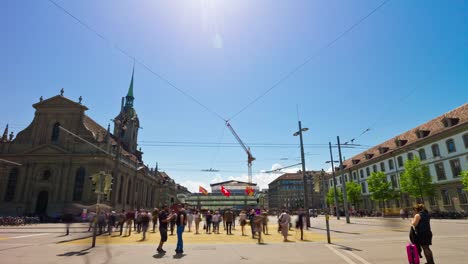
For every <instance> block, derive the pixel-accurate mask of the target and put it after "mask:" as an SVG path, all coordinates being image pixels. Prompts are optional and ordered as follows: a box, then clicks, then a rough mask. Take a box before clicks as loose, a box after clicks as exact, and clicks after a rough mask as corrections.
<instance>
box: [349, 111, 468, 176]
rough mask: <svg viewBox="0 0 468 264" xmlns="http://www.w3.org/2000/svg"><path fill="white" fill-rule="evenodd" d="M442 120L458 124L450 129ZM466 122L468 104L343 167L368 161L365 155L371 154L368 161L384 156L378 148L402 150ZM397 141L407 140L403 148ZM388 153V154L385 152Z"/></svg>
mask: <svg viewBox="0 0 468 264" xmlns="http://www.w3.org/2000/svg"><path fill="white" fill-rule="evenodd" d="M444 118H457V119H458V123H457V124H456V125H453V126H451V127H445V126H444V124H443V123H442V120H443V119H444ZM467 122H468V104H464V105H462V106H460V107H458V108H455V109H454V110H452V111H450V112H448V113H445V114H443V115H441V116H438V117H436V118H434V119H432V120H431V121H429V122H427V123H424V124H422V125H420V126H417V127H415V128H413V129H411V130H408V131H406V132H404V133H403V134H400V135H398V136H396V137H393V138H392V139H389V140H387V141H385V142H383V143H382V144H379V145H377V146H374V147H372V148H370V149H368V150H366V151H364V152H362V153H359V154H357V155H355V156H353V157H352V158H350V159H347V160H345V161H344V162H343V166H345V167H347V168H350V167H353V166H358V165H360V164H362V163H365V162H367V161H368V159H366V154H372V155H373V156H372V157H371V158H370V159H369V160H374V159H376V158H378V157H380V156H383V155H386V153H383V154H380V151H379V148H388V149H389V151H393V150H398V149H402V148H406V147H408V146H410V145H413V144H415V143H417V142H419V141H421V140H424V139H427V138H428V137H432V136H435V135H438V134H440V133H443V132H445V131H448V130H451V129H453V128H455V127H459V126H461V125H463V124H465V123H467ZM421 130H422V131H429V134H428V135H427V137H424V138H418V136H417V133H416V132H417V131H421ZM397 140H407V142H406V143H405V144H404V145H403V146H400V147H397V145H396V143H395V142H396V141H397ZM387 153H388V152H387ZM352 160H360V162H359V163H357V164H353V162H352Z"/></svg>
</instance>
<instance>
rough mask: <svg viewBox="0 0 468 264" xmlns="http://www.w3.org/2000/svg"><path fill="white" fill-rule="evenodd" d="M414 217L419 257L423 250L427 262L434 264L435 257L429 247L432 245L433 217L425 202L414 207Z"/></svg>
mask: <svg viewBox="0 0 468 264" xmlns="http://www.w3.org/2000/svg"><path fill="white" fill-rule="evenodd" d="M414 212H415V215H414V218H413V221H412V225H413V227H414V230H415V233H416V238H415V243H414V244H415V245H416V247H417V248H418V253H419V257H420V258H422V254H421V253H422V251H423V250H424V256H425V257H426V260H427V262H426V263H427V264H434V257H433V255H432V251H431V249H430V248H429V246H430V245H432V230H431V223H430V221H431V217H430V215H429V212H428V211H427V210H426V208H425V207H424V205H423V204H418V205H416V206H415V208H414Z"/></svg>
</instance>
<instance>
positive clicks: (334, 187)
mask: <svg viewBox="0 0 468 264" xmlns="http://www.w3.org/2000/svg"><path fill="white" fill-rule="evenodd" d="M328 146H329V148H330V161H327V163H328V162H330V163H331V165H332V177H333V190H334V192H335V213H336V219H337V220H340V210H339V208H340V205H339V204H338V193H337V190H336V177H335V164H334V163H335V162H334V161H333V152H332V146H331V142H328Z"/></svg>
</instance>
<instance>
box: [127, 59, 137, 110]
mask: <svg viewBox="0 0 468 264" xmlns="http://www.w3.org/2000/svg"><path fill="white" fill-rule="evenodd" d="M134 74H135V65H133V70H132V79H131V81H130V86H129V87H128V93H127V96H126V97H125V99H126V100H125V106H126V107H133V100H134V99H135V97H133V75H134Z"/></svg>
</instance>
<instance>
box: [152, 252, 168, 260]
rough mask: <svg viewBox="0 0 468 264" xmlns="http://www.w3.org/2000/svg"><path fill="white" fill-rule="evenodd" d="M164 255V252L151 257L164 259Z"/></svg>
mask: <svg viewBox="0 0 468 264" xmlns="http://www.w3.org/2000/svg"><path fill="white" fill-rule="evenodd" d="M164 255H166V253H164V252H160V253H158V254H155V255H153V258H157V259H160V258H163V257H164Z"/></svg>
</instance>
